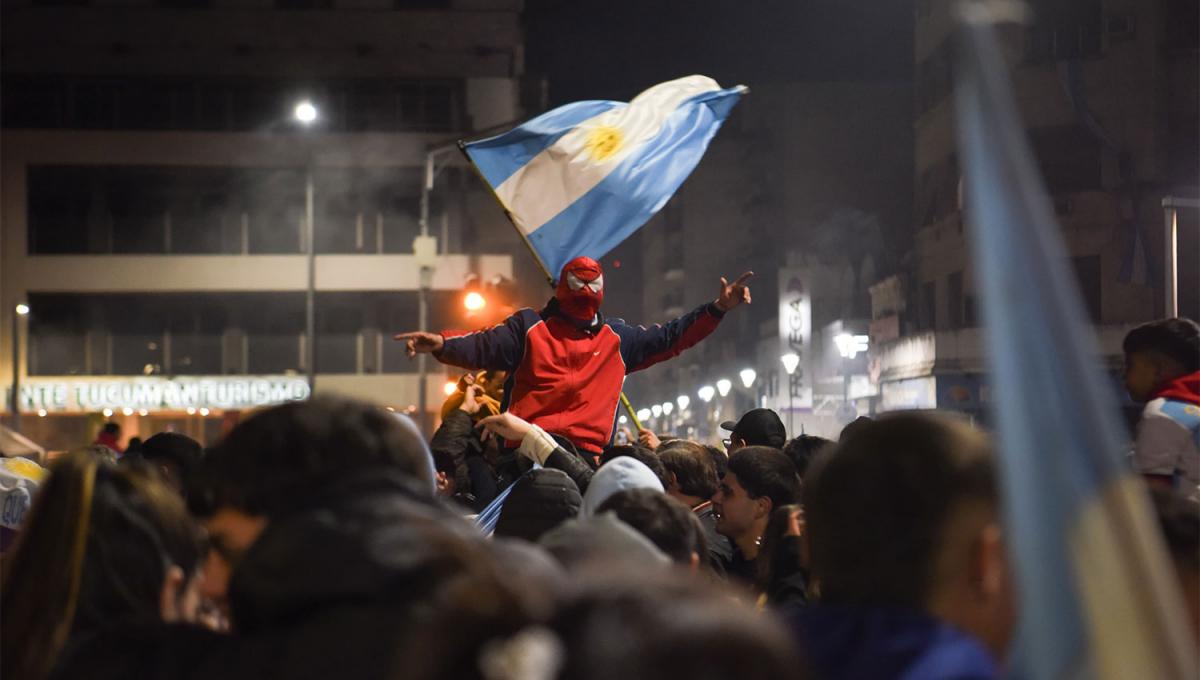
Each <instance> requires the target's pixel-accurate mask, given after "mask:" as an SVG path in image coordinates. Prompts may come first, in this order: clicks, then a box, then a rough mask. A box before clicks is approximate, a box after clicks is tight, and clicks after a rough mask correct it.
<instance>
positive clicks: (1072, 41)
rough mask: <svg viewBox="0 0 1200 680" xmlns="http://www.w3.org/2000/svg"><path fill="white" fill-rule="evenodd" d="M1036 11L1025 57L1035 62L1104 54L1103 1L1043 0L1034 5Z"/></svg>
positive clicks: (1026, 42) (1028, 35)
mask: <svg viewBox="0 0 1200 680" xmlns="http://www.w3.org/2000/svg"><path fill="white" fill-rule="evenodd" d="M1033 11H1034V24H1033V25H1032V26H1031V27H1030V28H1029V29H1028V31H1027V32H1026V34H1025V56H1026V59H1027V60H1028V61H1030V62H1031V63H1044V62H1052V61H1061V60H1064V59H1086V58H1088V57H1096V56H1099V55H1100V52H1101V47H1102V39H1103V36H1102V32H1103V28H1104V20H1103V12H1101V3H1100V0H1043V1H1042V2H1038V3H1034V4H1033Z"/></svg>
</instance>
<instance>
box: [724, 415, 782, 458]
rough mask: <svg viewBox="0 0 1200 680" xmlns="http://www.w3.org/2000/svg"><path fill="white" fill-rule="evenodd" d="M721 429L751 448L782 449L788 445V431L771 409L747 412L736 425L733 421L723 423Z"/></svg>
mask: <svg viewBox="0 0 1200 680" xmlns="http://www.w3.org/2000/svg"><path fill="white" fill-rule="evenodd" d="M721 429H723V430H729V431H730V432H731V433H732V434H733V436H734V437H737V438H738V439H741V440H742V441H744V442H746V444H748V445H750V446H774V447H775V448H777V449H781V448H783V445H784V444H785V443H787V430H785V429H784V427H783V421H782V420H780V419H779V415H778V414H776V413H775V412H774V411H772V410H771V409H769V408H756V409H752V410H750V411H747V412H746V413H745V415H743V416H742V418H741V420H739V421H737V422H736V423H735V422H733V421H732V420H727V421H725V422H723V423H721Z"/></svg>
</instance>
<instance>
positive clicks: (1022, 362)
mask: <svg viewBox="0 0 1200 680" xmlns="http://www.w3.org/2000/svg"><path fill="white" fill-rule="evenodd" d="M1013 6H1015V5H1014V4H1013V3H1008V4H1007V5H1006V4H1004V3H985V2H963V3H961V4H960V9H961V13H962V18H963V29H962V31H961V34H960V38H961V40H960V45H959V46H960V49H959V52H958V55H959V59H958V61H957V63H956V79H957V87H956V100H957V101H956V103H957V118H958V141H959V152H960V154H961V157H962V159H963V167H964V170H965V174H966V198H967V217H968V220H969V222H970V225H971V247H972V252H973V264H974V267H975V272H976V277H977V284H978V285H977V287H978V290H979V294H980V296H981V306H982V309H983V312H984V318H985V320H986V337H987V344H988V358H989V365H990V369H991V371H992V384H993V395H994V403H995V409H996V416H997V425H998V432H999V437H1000V448H1001V455H1000V459H999V467H1000V471H1001V480H1002V482H1003V484H1002V489H1003V499H1004V519H1005V536H1006V539H1007V541H1008V546H1009V550H1010V551H1011V554H1012V556H1013V558H1014V563H1015V567H1016V577H1017V586H1018V588H1017V590H1018V591H1019V593H1020V607H1019V611H1020V616H1021V623H1020V628H1021V635H1020V639H1019V642H1018V648H1017V650H1016V653H1015V656H1014V659H1013V667H1012V669H1011V670H1012V674H1013V675H1014V676H1015V677H1019V678H1028V679H1030V680H1051V679H1054V680H1058V679H1066V678H1072V679H1074V678H1113V679H1115V678H1164V679H1167V678H1171V679H1176V678H1179V679H1182V678H1191V677H1195V675H1194V673H1195V672H1196V653H1195V648H1194V647H1193V646H1191V645H1190V644H1189V639H1190V638H1191V635H1192V634H1191V631H1190V628H1189V626H1188V624H1187V623H1186V622H1185V619H1184V615H1183V598H1182V596H1181V595H1180V591H1179V587H1178V584H1177V583H1176V582H1175V580H1174V574H1173V572H1172V570H1171V569H1170V566H1169V562H1168V558H1167V555H1166V550H1165V547H1164V545H1163V540H1162V538H1161V536H1160V534H1159V530H1158V527H1157V523H1156V522H1155V521H1154V519H1153V511H1152V509H1151V508H1150V504H1149V502H1148V501H1147V498H1146V493H1145V490H1144V486H1143V483H1142V481H1141V480H1140V479H1139V478H1138V477H1137V476H1136V475H1135V474H1134V473H1133V472H1132V471H1131V470H1130V469H1129V467H1128V466H1127V465H1126V464H1125V462H1124V460H1123V459H1124V450H1125V447H1126V446H1127V443H1128V440H1129V438H1128V434H1127V433H1126V432H1125V428H1124V427H1123V425H1122V421H1121V418H1120V415H1119V413H1118V410H1117V402H1116V399H1115V398H1114V397H1115V395H1114V394H1113V387H1112V383H1111V381H1110V380H1108V379H1107V378H1106V377H1105V376H1104V373H1103V369H1102V367H1101V364H1100V361H1099V348H1098V345H1097V343H1096V340H1095V336H1094V333H1093V332H1092V329H1091V327H1090V326H1089V325H1088V323H1087V321H1086V317H1085V314H1084V311H1083V309H1084V308H1083V304H1082V302H1081V298H1080V295H1079V291H1078V289H1077V288H1076V284H1075V281H1074V278H1073V277H1072V276H1071V273H1070V265H1069V264H1067V263H1068V260H1067V257H1066V255H1067V250H1066V248H1065V246H1064V244H1063V242H1062V239H1061V237H1060V236H1059V228H1058V225H1057V224H1056V223H1055V218H1054V209H1053V207H1052V204H1051V201H1050V197H1049V196H1048V195H1047V193H1046V190H1045V188H1044V185H1043V183H1042V180H1041V176H1040V174H1039V172H1038V169H1037V165H1036V163H1035V162H1034V158H1033V154H1032V153H1031V151H1030V148H1029V143H1028V141H1027V140H1026V138H1025V132H1024V128H1023V126H1022V125H1021V121H1020V118H1019V116H1018V114H1017V107H1016V104H1015V102H1014V98H1013V93H1012V90H1011V84H1010V83H1009V80H1008V74H1007V71H1006V69H1005V66H1004V60H1003V57H1002V56H1001V52H1000V49H999V47H998V45H997V42H996V38H995V35H994V32H993V28H992V26H991V22H992V21H993V19H994V15H993V14H992V12H994V11H1000V10H1001V9H1003V8H1005V7H1013Z"/></svg>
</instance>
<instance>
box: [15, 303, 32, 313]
mask: <svg viewBox="0 0 1200 680" xmlns="http://www.w3.org/2000/svg"><path fill="white" fill-rule="evenodd" d="M16 311H17V316H25V315H26V314H28V313H29V305H27V304H25V303H24V302H18V303H17V308H16Z"/></svg>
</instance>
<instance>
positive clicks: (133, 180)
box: [0, 0, 544, 449]
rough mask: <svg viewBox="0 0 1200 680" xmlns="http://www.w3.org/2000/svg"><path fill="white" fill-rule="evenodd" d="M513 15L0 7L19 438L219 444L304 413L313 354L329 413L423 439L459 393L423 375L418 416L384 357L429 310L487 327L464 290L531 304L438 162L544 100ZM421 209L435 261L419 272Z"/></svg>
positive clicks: (36, 4)
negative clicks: (379, 413) (152, 436)
mask: <svg viewBox="0 0 1200 680" xmlns="http://www.w3.org/2000/svg"><path fill="white" fill-rule="evenodd" d="M521 10H522V3H521V0H132V1H120V2H118V1H109V0H13V1H12V2H7V1H6V2H5V3H4V7H3V40H4V60H3V73H2V75H3V79H2V81H0V86H2V90H3V92H2V94H3V96H2V101H3V112H2V113H3V117H2V120H3V144H2V151H0V186H2V191H0V309H3V310H5V312H6V316H7V314H9V313H12V312H13V310H14V309H15V308H16V306H17V305H18V304H23V305H27V306H28V310H29V313H28V314H26V315H23V316H20V317H17V316H14V317H13V320H12V323H9V319H8V318H5V319H4V323H2V324H0V329H2V330H0V347H3V351H0V357H2V358H0V375H3V376H6V377H8V376H12V375H13V371H14V370H15V371H16V374H17V377H18V378H19V382H20V388H19V401H20V403H21V405H22V407H21V411H22V414H21V420H20V429H21V431H22V432H23V433H24V434H26V435H27V436H29V437H30V438H32V439H33V440H35V441H38V442H39V443H41V444H43V445H45V446H46V447H47V448H50V449H65V448H69V447H72V446H77V445H80V444H85V443H88V442H89V441H90V437H92V436H93V435H94V432H95V430H96V428H97V427H98V426H99V424H100V423H101V422H103V421H104V420H106V419H111V420H115V421H117V422H119V423H121V424H122V425H123V426H124V427H123V430H124V436H125V437H126V438H128V437H131V436H135V435H139V434H141V435H142V436H145V435H146V434H148V433H151V432H155V431H160V430H162V429H165V428H174V429H176V430H177V431H180V432H184V433H186V434H189V435H191V436H193V437H196V438H197V439H199V440H201V441H202V442H205V443H212V442H213V441H214V440H215V438H216V437H218V436H219V434H220V433H221V432H222V431H223V429H225V428H227V427H228V426H229V425H230V424H231V423H232V422H236V420H237V419H238V418H239V417H241V414H243V413H244V412H245V411H247V410H248V409H253V408H255V407H258V406H262V405H265V404H269V403H276V402H279V401H282V400H287V399H301V398H304V397H306V396H307V395H308V394H309V392H310V384H309V380H308V372H309V369H310V366H309V362H308V361H307V358H308V356H309V354H310V351H311V353H312V354H315V361H314V362H313V367H314V368H315V378H314V382H315V391H316V392H317V393H318V394H320V393H325V392H336V393H341V394H347V395H351V396H357V397H362V398H367V399H371V400H373V401H376V402H378V403H381V404H384V405H387V406H388V407H390V408H393V409H395V410H396V411H399V412H410V413H415V415H416V416H417V417H418V419H419V420H424V422H425V425H426V427H428V426H430V425H431V424H432V422H433V420H432V415H431V414H433V413H435V412H436V410H437V408H438V406H440V403H441V400H442V398H443V390H442V388H443V386H444V384H445V382H446V380H447V378H449V377H451V374H449V373H446V372H445V370H444V368H443V367H442V366H441V365H439V364H437V363H436V362H433V361H430V362H429V371H430V377H429V379H428V380H427V381H426V387H425V395H424V397H425V398H424V400H422V398H421V394H420V390H419V385H420V382H421V381H420V379H419V376H418V375H417V373H416V371H417V363H416V362H413V361H410V360H409V359H408V358H407V357H405V356H404V352H403V348H402V347H401V346H400V345H399V344H398V343H395V342H393V341H392V339H391V336H392V334H393V333H395V332H399V331H405V330H416V329H418V327H419V326H418V324H419V320H420V319H419V298H420V297H421V295H422V293H421V288H422V287H423V286H426V284H427V288H428V292H427V300H428V323H427V324H426V325H427V327H428V328H432V329H441V328H473V327H475V326H476V325H478V323H479V322H480V318H468V317H466V316H464V311H463V307H462V303H461V298H462V292H463V287H464V285H465V284H466V282H467V281H468V279H469V278H470V277H475V278H476V280H479V281H484V282H488V281H492V280H493V279H495V278H496V277H504V278H506V279H513V278H515V279H516V280H517V282H518V284H520V285H525V286H526V287H528V286H533V287H534V289H536V290H538V291H539V292H540V291H541V288H540V286H542V285H544V284H543V283H542V282H541V281H540V280H538V277H537V276H536V275H535V274H534V273H533V269H532V264H531V263H528V262H527V260H528V258H527V257H526V256H525V255H524V253H523V251H522V246H521V244H520V241H519V240H518V239H517V238H516V237H515V235H514V234H513V233H512V229H511V227H510V226H508V225H507V223H506V221H505V219H504V217H503V213H502V212H501V211H500V210H499V209H498V207H497V206H496V205H495V203H494V202H493V199H492V197H491V196H490V195H489V194H488V192H487V191H486V189H485V188H484V187H483V185H482V184H481V183H479V182H478V181H477V180H476V179H475V178H474V177H473V176H472V175H471V173H470V171H469V170H467V169H466V167H465V166H464V164H463V163H462V162H461V160H460V159H459V154H458V151H457V149H456V148H455V147H454V144H453V142H454V141H455V140H457V139H458V138H460V137H464V136H469V135H472V134H476V133H478V132H479V131H484V130H487V129H489V128H493V127H496V126H502V125H505V124H508V123H510V122H511V121H514V120H516V119H518V118H520V117H521V115H522V112H523V111H525V110H526V109H527V106H526V102H525V101H524V100H523V99H522V97H523V93H532V94H533V95H535V96H536V95H537V93H538V91H539V88H538V87H536V86H528V83H526V82H525V76H524V65H523V29H522V26H521V16H520V13H521ZM51 36H53V39H50V37H51ZM301 102H308V103H310V104H311V106H312V109H311V110H299V111H298V110H297V108H296V107H297V105H298V104H300V103H301ZM537 106H538V104H537V102H534V104H533V107H537ZM297 113H299V114H301V116H302V117H313V118H315V119H314V120H311V122H310V124H305V123H303V122H300V121H298V120H297V119H296V117H295V114H297ZM427 161H429V162H430V163H431V167H432V168H433V169H434V171H435V172H434V173H433V175H434V181H433V183H432V186H433V189H432V190H431V191H428V192H424V191H423V187H424V186H425V185H426V182H425V179H426V177H425V169H426V163H427ZM423 193H425V194H426V195H425V196H424V199H425V201H427V202H426V203H424V205H425V206H426V207H427V210H426V212H427V214H428V219H427V221H426V224H427V227H428V228H427V232H428V234H429V235H431V236H432V237H433V238H434V239H436V242H435V245H433V246H432V247H430V245H429V244H430V243H433V242H428V241H427V242H425V244H426V245H425V246H424V248H425V254H424V256H423V258H419V257H418V255H417V252H416V249H417V246H415V243H414V240H415V239H416V237H417V236H418V235H419V234H421V233H422V225H421V219H420V218H421V214H422V205H423ZM310 210H311V213H310ZM309 214H311V215H312V221H311V226H312V233H313V237H312V243H313V245H314V246H315V249H314V251H315V256H314V257H313V258H312V263H311V264H312V270H311V276H312V281H313V285H312V290H313V291H314V297H315V300H314V303H313V304H314V313H313V315H312V318H313V320H314V321H313V323H314V325H315V333H314V334H313V335H315V343H311V340H310V338H309V335H310V334H309V333H308V331H307V327H308V320H309V315H308V313H307V304H308V293H309V290H310V287H309V286H310V262H309V257H308V255H307V253H309V252H310V251H309V243H308V237H307V236H306V227H307V226H308V225H309V220H308V215H309ZM422 267H432V271H431V273H430V275H429V276H428V277H427V280H426V281H425V282H424V283H423V281H422V278H423V277H422ZM514 269H515V271H514ZM520 285H518V286H517V289H518V290H521V289H520ZM504 288H505V289H511V288H512V287H511V286H505V287H504ZM516 295H520V293H517V294H516ZM492 302H493V303H494V304H495V305H496V306H499V305H500V304H501V301H499V300H493V301H492ZM507 302H509V303H512V302H515V301H507ZM14 330H15V331H16V337H15V338H14V336H13V331H14ZM14 340H15V341H16V344H15V348H16V350H17V351H16V356H17V357H18V359H17V365H16V366H15V367H14V366H13V363H12V362H13V357H14V353H13V352H12V351H11V349H12V348H13V347H14V344H13V343H14ZM310 343H311V344H310ZM7 391H8V390H5V392H7ZM422 401H423V402H424V404H425V405H426V409H425V413H424V414H422V413H416V411H417V410H418V405H419V404H421V403H422ZM9 403H10V401H9V400H7V399H6V400H5V410H6V411H7V410H8V405H9ZM422 416H425V417H424V418H422ZM6 422H11V414H8V418H7V420H6Z"/></svg>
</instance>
